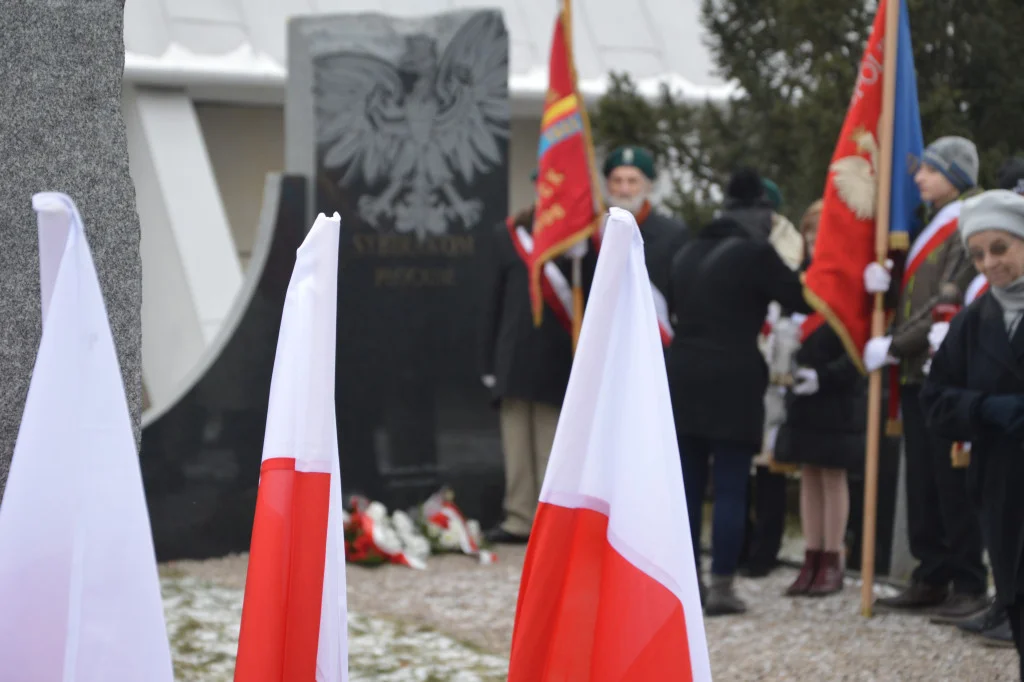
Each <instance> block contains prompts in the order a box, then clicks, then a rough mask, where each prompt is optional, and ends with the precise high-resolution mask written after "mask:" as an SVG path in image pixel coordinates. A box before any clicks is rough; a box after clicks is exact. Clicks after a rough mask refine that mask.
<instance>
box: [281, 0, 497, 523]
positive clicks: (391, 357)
mask: <svg viewBox="0 0 1024 682" xmlns="http://www.w3.org/2000/svg"><path fill="white" fill-rule="evenodd" d="M289 41H290V46H289V49H290V63H289V72H290V73H291V74H293V76H294V77H293V78H292V79H290V81H291V82H290V83H289V104H288V106H289V109H288V111H287V116H288V117H289V121H288V123H287V126H288V130H289V133H291V131H293V130H295V128H296V125H295V124H296V121H303V120H304V121H306V122H307V124H308V125H310V126H311V127H312V130H314V131H315V135H314V136H313V137H312V139H302V138H301V136H293V135H289V137H288V140H287V144H288V146H289V149H292V146H293V145H305V147H306V148H305V150H304V154H305V156H304V159H305V162H306V163H308V164H310V165H309V172H310V174H311V175H314V176H315V177H316V189H315V193H314V200H315V212H324V213H327V214H331V213H333V212H334V211H338V212H339V213H340V214H341V216H342V233H341V245H340V264H339V276H338V289H339V291H338V335H337V339H338V359H337V411H338V430H339V446H340V450H341V458H342V485H343V486H344V487H345V488H346V490H347V491H349V492H361V493H364V494H367V495H369V496H371V497H373V498H377V499H381V500H383V501H385V502H386V503H389V504H391V505H401V506H404V505H407V504H413V503H416V502H418V501H420V500H422V499H423V498H424V497H426V495H428V494H429V493H430V492H431V491H432V490H434V489H435V488H436V487H437V486H438V485H439V484H441V483H456V482H458V481H464V482H465V485H464V486H463V485H460V486H458V487H460V488H464V490H463V491H462V492H460V493H458V497H457V501H458V502H459V503H460V504H461V505H462V506H463V507H464V509H465V511H466V512H467V513H470V514H471V515H473V516H479V517H482V518H481V521H484V522H489V521H496V520H497V518H498V516H499V515H500V512H501V509H500V504H501V491H502V488H501V448H500V442H499V438H498V432H497V418H496V414H495V412H494V411H493V410H492V408H491V407H490V406H489V404H488V394H487V391H486V390H485V389H484V388H483V386H482V385H481V383H480V377H479V375H478V374H479V373H478V369H477V367H476V362H475V360H476V357H477V352H476V351H477V336H476V330H477V329H478V327H479V322H478V315H479V313H478V307H479V306H478V302H479V300H480V297H481V292H480V286H481V284H482V282H483V279H482V274H483V273H482V272H481V268H482V267H484V264H483V262H482V260H481V259H482V257H483V252H484V249H483V245H482V243H481V240H482V239H484V238H487V236H488V235H490V234H491V232H492V230H493V226H494V225H496V224H497V223H498V222H499V221H501V220H503V219H504V217H505V215H506V214H507V203H508V199H507V197H508V137H509V102H508V36H507V33H506V29H505V26H504V22H503V20H502V16H501V13H500V12H498V11H463V12H452V13H447V14H442V15H437V16H432V17H427V18H423V19H396V18H391V17H385V16H383V15H378V14H358V15H336V16H329V17H316V18H299V19H294V20H293V21H292V22H291V25H290V34H289ZM296 137H299V139H295V138H296ZM289 153H290V155H291V154H293V152H289ZM470 480H475V481H476V483H475V484H470V483H469V481H470Z"/></svg>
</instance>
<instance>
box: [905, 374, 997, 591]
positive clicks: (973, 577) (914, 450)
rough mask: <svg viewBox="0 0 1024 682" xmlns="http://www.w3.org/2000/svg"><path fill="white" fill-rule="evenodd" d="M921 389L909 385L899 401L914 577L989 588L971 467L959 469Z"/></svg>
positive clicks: (935, 582)
mask: <svg viewBox="0 0 1024 682" xmlns="http://www.w3.org/2000/svg"><path fill="white" fill-rule="evenodd" d="M919 393H920V387H919V386H916V385H912V384H908V385H905V386H903V388H902V395H901V401H900V404H901V407H902V408H903V438H904V444H905V448H906V462H907V526H908V528H909V531H910V553H911V554H913V555H914V558H915V559H917V560H918V561H919V562H920V564H919V565H918V567H917V568H916V569H914V575H913V579H914V581H915V582H919V583H924V584H926V585H932V586H939V587H941V586H946V585H948V584H949V583H953V590H954V591H955V592H957V593H961V594H972V595H977V594H984V593H985V591H986V588H987V579H986V578H987V571H986V569H985V565H984V564H983V563H982V560H981V554H982V534H981V525H980V523H979V521H978V516H977V512H976V510H975V508H974V506H973V505H972V504H971V503H970V500H969V498H968V496H967V469H954V468H953V465H952V463H951V461H950V448H951V447H952V443H951V442H949V441H948V440H944V439H942V438H939V437H937V436H935V435H934V434H933V433H931V432H930V431H929V430H928V427H927V425H926V424H925V418H924V410H922V408H921V403H920V400H919Z"/></svg>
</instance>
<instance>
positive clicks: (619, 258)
mask: <svg viewBox="0 0 1024 682" xmlns="http://www.w3.org/2000/svg"><path fill="white" fill-rule="evenodd" d="M656 319H657V317H656V311H655V309H654V302H653V300H652V298H651V288H650V280H649V278H648V274H647V268H646V266H645V265H644V254H643V239H642V238H641V236H640V231H639V228H638V227H637V224H636V219H635V218H634V217H633V216H632V215H631V214H630V213H629V212H628V211H623V210H621V209H615V208H613V209H611V213H610V216H609V218H608V222H607V227H606V228H605V232H604V243H603V244H602V249H601V254H600V257H599V259H598V263H597V270H596V273H595V276H594V283H593V287H592V289H591V293H590V299H589V304H588V306H587V315H586V317H585V318H584V322H583V330H582V333H581V336H580V341H579V346H578V348H577V352H576V356H575V359H574V361H573V367H572V374H571V377H570V379H569V387H568V390H567V392H566V396H565V402H564V404H563V406H562V412H561V417H560V419H559V422H558V430H557V433H556V435H555V442H554V446H553V448H552V452H551V458H550V461H549V464H548V469H547V473H546V475H545V478H544V486H543V490H542V492H541V497H540V505H539V507H538V510H537V516H536V518H535V520H534V525H533V530H532V532H531V534H530V544H529V546H528V548H527V552H526V563H525V566H524V568H523V576H522V581H521V583H520V587H519V604H518V607H517V611H516V621H515V628H514V630H513V635H512V658H511V663H510V668H509V678H508V679H509V680H510V682H537V681H539V680H572V681H573V682H605V681H607V682H633V681H636V682H640V681H644V682H648V681H650V680H673V681H674V682H683V681H687V680H696V681H698V682H706V681H708V680H710V679H711V667H710V663H709V660H708V652H707V642H706V640H705V636H704V621H703V615H702V612H701V605H700V596H699V592H698V587H697V575H696V570H695V566H694V559H693V547H692V546H691V542H690V531H689V525H688V522H687V513H686V494H685V491H684V489H683V476H682V468H681V465H680V461H679V450H678V445H677V443H676V434H675V425H674V422H673V418H672V409H671V404H670V402H669V390H668V381H667V377H666V374H665V362H664V359H663V350H662V343H661V339H660V337H659V333H658V326H657V324H656Z"/></svg>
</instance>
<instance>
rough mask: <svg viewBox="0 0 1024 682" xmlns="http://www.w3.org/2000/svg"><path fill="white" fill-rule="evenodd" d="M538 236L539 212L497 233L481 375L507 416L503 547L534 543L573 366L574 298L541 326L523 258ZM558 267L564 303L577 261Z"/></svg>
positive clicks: (586, 272) (562, 261) (495, 537)
mask: <svg viewBox="0 0 1024 682" xmlns="http://www.w3.org/2000/svg"><path fill="white" fill-rule="evenodd" d="M532 231H533V209H532V208H531V209H529V210H527V211H524V212H522V213H520V214H518V215H517V216H515V217H513V218H510V219H509V221H508V222H507V223H502V224H501V225H498V226H497V227H496V228H495V230H494V234H493V252H492V258H491V262H490V264H489V267H490V270H489V273H488V274H489V277H490V281H489V283H488V285H487V287H486V289H485V292H486V297H487V298H486V301H485V303H484V311H483V330H482V335H481V336H482V343H481V357H480V368H481V369H480V371H481V376H482V381H483V383H484V385H485V386H487V387H488V388H490V389H491V395H492V397H493V399H494V400H495V402H496V403H497V405H498V409H499V411H500V416H501V437H502V449H503V451H504V456H505V503H504V507H505V519H504V520H503V521H502V522H501V524H500V525H498V526H497V527H495V528H493V529H491V530H490V531H488V533H487V538H488V540H490V541H491V542H498V543H522V542H526V540H527V539H528V538H529V534H530V528H531V526H532V525H533V517H534V513H535V511H536V508H537V500H538V498H539V497H540V489H541V485H542V484H543V482H544V471H545V469H546V468H547V462H548V456H549V455H550V454H551V445H552V443H553V442H554V439H555V426H556V425H557V424H558V415H559V411H560V409H561V406H562V400H563V399H564V398H565V389H566V387H567V386H568V384H569V371H570V369H571V368H572V357H573V352H572V336H571V326H570V324H571V319H572V303H571V297H569V300H567V301H564V304H565V305H564V306H562V307H561V309H558V310H555V309H552V307H551V305H550V301H545V306H544V317H543V321H542V322H541V325H540V327H537V326H535V325H534V321H533V313H532V311H531V307H530V295H529V277H528V270H527V267H526V262H525V260H524V259H525V257H526V254H527V253H528V252H530V251H532V241H531V239H530V235H531V234H532ZM524 235H525V236H524ZM595 262H596V256H595V255H594V254H593V249H591V250H590V251H589V252H588V254H587V256H585V257H584V259H583V268H582V270H583V278H584V288H585V291H586V289H588V288H589V281H590V280H591V279H592V278H593V271H594V264H595ZM554 263H555V264H556V266H557V267H558V269H559V272H561V273H562V277H563V278H562V280H561V281H560V282H559V284H561V285H563V286H562V287H561V291H562V293H563V299H564V298H565V296H564V294H565V288H566V287H569V286H571V282H572V274H571V273H572V264H571V261H570V260H569V259H568V258H564V257H563V258H558V259H556V260H555V261H554ZM556 288H558V287H556ZM554 298H555V300H558V297H557V294H556V295H555V296H554ZM565 308H567V310H566V309H565Z"/></svg>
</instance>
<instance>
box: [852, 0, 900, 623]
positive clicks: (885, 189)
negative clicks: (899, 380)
mask: <svg viewBox="0 0 1024 682" xmlns="http://www.w3.org/2000/svg"><path fill="white" fill-rule="evenodd" d="M901 1H902V0H888V2H887V3H886V7H885V10H886V14H885V42H884V43H883V48H882V50H883V52H882V57H883V62H882V69H883V72H882V73H883V81H882V88H883V90H882V116H881V118H880V119H879V121H878V144H879V147H880V151H881V152H882V153H881V158H880V159H879V161H880V164H879V168H878V195H877V200H878V203H877V206H876V209H875V256H876V258H877V260H878V262H879V263H882V264H884V263H885V260H886V258H887V257H888V255H889V203H890V199H891V193H892V165H893V158H892V147H893V119H894V118H895V113H896V64H897V59H896V58H897V47H898V41H899V28H900V2H901ZM884 300H885V294H876V295H875V308H874V310H873V311H872V314H871V337H872V338H875V337H878V336H882V334H883V333H884V332H885V304H884ZM881 425H882V370H881V369H876V370H875V371H874V372H872V373H871V377H870V379H869V382H868V431H867V447H866V448H865V450H866V452H865V458H864V523H863V527H862V533H861V543H860V546H861V566H860V573H861V579H862V581H863V583H862V585H861V591H860V610H861V614H862V615H863V616H864V617H865V618H870V617H871V607H872V605H873V601H874V599H873V596H874V589H873V588H874V583H875V531H876V525H877V520H878V448H879V439H880V436H881Z"/></svg>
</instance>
